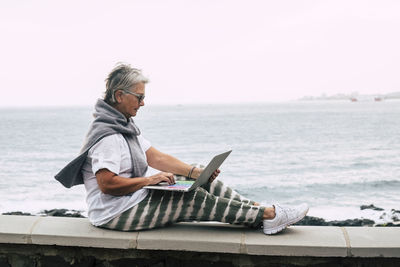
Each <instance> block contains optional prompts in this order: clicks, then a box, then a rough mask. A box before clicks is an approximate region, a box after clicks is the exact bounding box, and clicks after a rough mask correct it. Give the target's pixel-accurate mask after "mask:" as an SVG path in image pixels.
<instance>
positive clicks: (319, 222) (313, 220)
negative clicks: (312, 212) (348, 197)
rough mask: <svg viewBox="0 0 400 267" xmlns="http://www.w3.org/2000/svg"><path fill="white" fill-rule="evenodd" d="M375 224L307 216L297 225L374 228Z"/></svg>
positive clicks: (355, 220)
mask: <svg viewBox="0 0 400 267" xmlns="http://www.w3.org/2000/svg"><path fill="white" fill-rule="evenodd" d="M374 224H375V222H374V221H373V220H369V219H348V220H344V221H325V220H324V219H322V218H318V217H312V216H306V217H304V219H303V220H301V221H299V222H297V223H296V224H295V225H313V226H373V225H374Z"/></svg>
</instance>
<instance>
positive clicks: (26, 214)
mask: <svg viewBox="0 0 400 267" xmlns="http://www.w3.org/2000/svg"><path fill="white" fill-rule="evenodd" d="M3 215H25V216H33V215H32V214H30V213H28V212H22V211H11V212H5V213H3Z"/></svg>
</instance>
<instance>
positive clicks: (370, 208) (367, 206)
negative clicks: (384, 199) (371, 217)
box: [360, 204, 383, 211]
mask: <svg viewBox="0 0 400 267" xmlns="http://www.w3.org/2000/svg"><path fill="white" fill-rule="evenodd" d="M360 209H361V210H366V209H369V210H378V211H381V210H383V209H382V208H378V207H375V206H374V204H371V205H361V206H360Z"/></svg>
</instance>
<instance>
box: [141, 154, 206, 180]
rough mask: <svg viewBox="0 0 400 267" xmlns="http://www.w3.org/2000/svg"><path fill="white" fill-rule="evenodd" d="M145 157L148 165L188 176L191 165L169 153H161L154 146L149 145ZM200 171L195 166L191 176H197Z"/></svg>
mask: <svg viewBox="0 0 400 267" xmlns="http://www.w3.org/2000/svg"><path fill="white" fill-rule="evenodd" d="M146 157H147V163H148V164H149V166H150V167H153V168H154V169H157V170H160V171H164V172H170V173H174V174H178V175H183V176H188V174H189V172H190V170H191V169H192V168H193V166H191V165H189V164H186V163H184V162H182V161H180V160H179V159H177V158H175V157H173V156H171V155H168V154H165V153H162V152H161V151H158V150H157V149H155V148H154V147H150V148H149V149H148V150H147V151H146ZM201 171H202V170H201V169H200V168H195V169H194V170H193V172H192V175H191V178H198V177H199V176H200V173H201Z"/></svg>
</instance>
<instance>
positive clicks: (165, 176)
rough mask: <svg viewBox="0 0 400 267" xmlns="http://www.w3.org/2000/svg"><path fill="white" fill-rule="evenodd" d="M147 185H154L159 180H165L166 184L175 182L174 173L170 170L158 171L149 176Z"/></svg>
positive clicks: (159, 181)
mask: <svg viewBox="0 0 400 267" xmlns="http://www.w3.org/2000/svg"><path fill="white" fill-rule="evenodd" d="M148 179H149V185H155V184H158V183H161V182H167V183H168V184H175V179H174V175H173V174H172V173H170V172H159V173H157V174H155V175H152V176H150V177H149V178H148Z"/></svg>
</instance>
